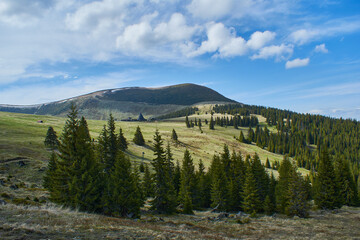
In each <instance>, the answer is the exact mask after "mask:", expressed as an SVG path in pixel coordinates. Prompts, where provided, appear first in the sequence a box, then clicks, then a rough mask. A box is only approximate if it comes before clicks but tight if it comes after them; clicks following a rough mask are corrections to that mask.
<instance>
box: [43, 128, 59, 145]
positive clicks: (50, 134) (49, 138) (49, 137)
mask: <svg viewBox="0 0 360 240" xmlns="http://www.w3.org/2000/svg"><path fill="white" fill-rule="evenodd" d="M44 144H45V146H46V147H48V148H51V149H56V148H57V147H58V146H59V140H58V137H57V135H56V132H55V130H54V129H53V127H51V126H50V127H49V128H48V131H47V133H46V137H45V141H44Z"/></svg>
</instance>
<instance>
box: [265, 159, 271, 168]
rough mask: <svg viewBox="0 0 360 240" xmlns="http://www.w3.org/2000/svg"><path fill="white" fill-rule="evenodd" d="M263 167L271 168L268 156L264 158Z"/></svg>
mask: <svg viewBox="0 0 360 240" xmlns="http://www.w3.org/2000/svg"><path fill="white" fill-rule="evenodd" d="M265 167H266V168H271V166H270V161H269V158H266V163H265Z"/></svg>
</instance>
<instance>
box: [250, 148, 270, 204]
mask: <svg viewBox="0 0 360 240" xmlns="http://www.w3.org/2000/svg"><path fill="white" fill-rule="evenodd" d="M251 171H252V173H253V175H254V178H255V183H256V188H257V191H258V196H259V199H260V201H261V202H264V201H265V198H266V195H268V191H269V182H270V179H269V175H268V174H267V172H266V170H265V167H264V166H263V165H262V164H261V161H260V158H259V156H258V155H257V153H255V155H254V157H253V158H252V161H251Z"/></svg>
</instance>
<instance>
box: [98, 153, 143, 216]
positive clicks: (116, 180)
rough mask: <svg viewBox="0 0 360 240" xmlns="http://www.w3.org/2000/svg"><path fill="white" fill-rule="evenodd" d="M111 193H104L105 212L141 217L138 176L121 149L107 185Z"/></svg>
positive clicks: (141, 201) (141, 202) (141, 203)
mask: <svg viewBox="0 0 360 240" xmlns="http://www.w3.org/2000/svg"><path fill="white" fill-rule="evenodd" d="M106 188H107V191H108V192H109V193H110V194H109V195H107V194H106V195H104V196H103V197H104V199H103V202H104V212H105V213H106V214H109V215H115V216H123V217H139V215H140V207H141V206H142V205H143V199H142V194H141V188H140V185H139V179H138V176H137V175H136V174H135V173H133V172H132V170H131V163H130V160H129V159H128V158H126V157H125V156H124V154H123V153H122V152H121V151H119V152H118V154H117V157H116V160H115V164H114V169H113V171H112V172H111V174H110V176H109V181H107V185H106Z"/></svg>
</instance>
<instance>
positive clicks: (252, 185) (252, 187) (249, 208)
mask: <svg viewBox="0 0 360 240" xmlns="http://www.w3.org/2000/svg"><path fill="white" fill-rule="evenodd" d="M242 207H243V209H244V212H246V213H250V214H256V213H258V212H259V211H260V209H261V201H260V198H259V194H258V189H257V186H256V182H255V177H254V174H253V173H252V171H247V173H246V178H245V185H244V190H243V202H242Z"/></svg>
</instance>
